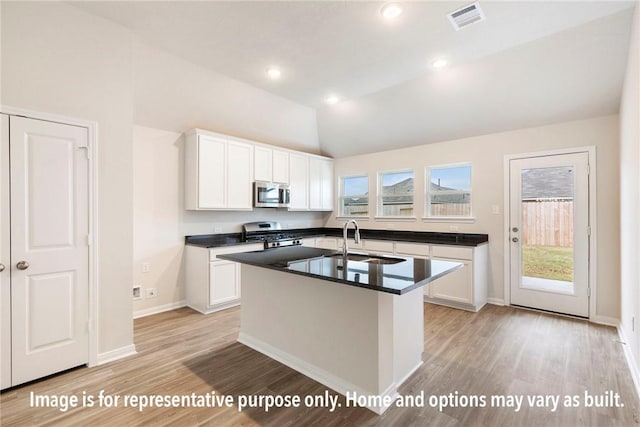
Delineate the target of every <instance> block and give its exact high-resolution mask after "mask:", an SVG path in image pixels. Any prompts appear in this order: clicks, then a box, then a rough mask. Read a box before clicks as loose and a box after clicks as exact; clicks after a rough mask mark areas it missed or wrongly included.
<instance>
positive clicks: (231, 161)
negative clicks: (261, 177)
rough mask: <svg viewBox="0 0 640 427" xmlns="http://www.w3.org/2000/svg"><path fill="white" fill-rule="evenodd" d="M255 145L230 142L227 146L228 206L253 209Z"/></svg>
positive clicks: (230, 207)
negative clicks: (252, 187) (252, 184)
mask: <svg viewBox="0 0 640 427" xmlns="http://www.w3.org/2000/svg"><path fill="white" fill-rule="evenodd" d="M252 175H253V147H252V146H251V145H248V144H241V143H237V142H229V144H228V146H227V180H226V184H227V206H226V207H227V208H229V209H251V208H252V205H253V204H252V203H251V202H252V200H251V196H252V189H251V182H252V180H251V177H252Z"/></svg>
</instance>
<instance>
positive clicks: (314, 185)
mask: <svg viewBox="0 0 640 427" xmlns="http://www.w3.org/2000/svg"><path fill="white" fill-rule="evenodd" d="M322 199H323V198H322V159H317V158H315V157H310V158H309V209H312V210H322Z"/></svg>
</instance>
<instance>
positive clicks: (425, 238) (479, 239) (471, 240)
mask: <svg viewBox="0 0 640 427" xmlns="http://www.w3.org/2000/svg"><path fill="white" fill-rule="evenodd" d="M283 231H286V232H287V233H291V234H293V235H294V236H295V237H296V238H301V239H302V238H305V237H310V238H311V237H322V236H331V237H342V229H341V228H330V227H318V228H298V229H292V230H283ZM360 237H361V238H363V239H370V240H394V241H400V242H414V243H432V244H440V245H454V246H478V245H482V244H484V243H487V242H488V241H489V236H488V235H487V234H471V233H435V232H430V231H400V230H398V231H396V230H371V229H361V230H360ZM349 238H351V239H352V238H353V228H350V229H349ZM185 244H187V245H193V246H199V247H203V248H217V247H222V246H231V245H242V244H245V242H244V240H243V237H242V233H229V234H205V235H200V236H186V237H185Z"/></svg>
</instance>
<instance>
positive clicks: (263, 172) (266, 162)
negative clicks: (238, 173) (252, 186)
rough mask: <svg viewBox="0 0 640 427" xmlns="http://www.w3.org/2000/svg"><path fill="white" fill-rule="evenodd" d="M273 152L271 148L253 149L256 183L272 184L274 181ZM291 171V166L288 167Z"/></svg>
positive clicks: (256, 147)
mask: <svg viewBox="0 0 640 427" xmlns="http://www.w3.org/2000/svg"><path fill="white" fill-rule="evenodd" d="M272 153H273V150H271V149H270V148H265V147H260V146H257V145H256V146H255V147H254V148H253V179H254V180H256V181H266V182H270V181H272V180H273V175H272V173H273V159H272ZM287 170H289V165H287Z"/></svg>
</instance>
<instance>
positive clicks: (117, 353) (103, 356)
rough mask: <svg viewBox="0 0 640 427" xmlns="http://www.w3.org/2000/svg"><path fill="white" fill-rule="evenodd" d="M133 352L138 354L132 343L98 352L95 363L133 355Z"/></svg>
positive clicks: (103, 362)
mask: <svg viewBox="0 0 640 427" xmlns="http://www.w3.org/2000/svg"><path fill="white" fill-rule="evenodd" d="M134 354H138V352H137V351H136V346H135V345H134V344H130V345H127V346H124V347H120V348H116V349H115V350H111V351H107V352H106V353H99V354H98V358H97V363H96V365H103V364H105V363H109V362H113V361H115V360H118V359H122V358H125V357H129V356H133V355H134Z"/></svg>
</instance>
